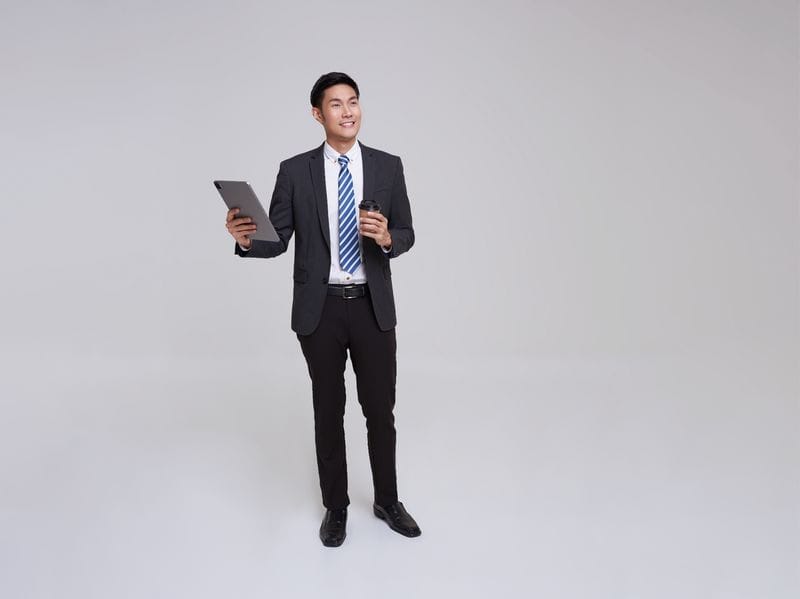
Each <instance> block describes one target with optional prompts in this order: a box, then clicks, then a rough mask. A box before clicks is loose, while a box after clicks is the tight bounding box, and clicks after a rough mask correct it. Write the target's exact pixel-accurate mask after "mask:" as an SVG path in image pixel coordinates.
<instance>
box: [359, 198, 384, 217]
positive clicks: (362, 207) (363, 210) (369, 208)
mask: <svg viewBox="0 0 800 599" xmlns="http://www.w3.org/2000/svg"><path fill="white" fill-rule="evenodd" d="M358 211H359V212H358V217H359V218H365V217H366V216H367V212H380V211H381V205H380V204H378V202H376V201H375V200H362V201H361V203H360V204H359V205H358Z"/></svg>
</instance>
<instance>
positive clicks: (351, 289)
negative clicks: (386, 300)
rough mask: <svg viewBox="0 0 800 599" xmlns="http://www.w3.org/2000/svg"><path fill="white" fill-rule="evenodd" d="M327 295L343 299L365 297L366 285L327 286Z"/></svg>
mask: <svg viewBox="0 0 800 599" xmlns="http://www.w3.org/2000/svg"><path fill="white" fill-rule="evenodd" d="M328 295H335V296H336V297H341V298H344V299H355V298H357V297H364V296H365V295H367V286H366V285H328Z"/></svg>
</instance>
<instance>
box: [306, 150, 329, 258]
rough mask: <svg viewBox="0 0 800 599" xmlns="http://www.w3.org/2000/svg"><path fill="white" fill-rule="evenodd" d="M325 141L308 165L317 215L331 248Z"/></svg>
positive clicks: (323, 234)
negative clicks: (326, 188)
mask: <svg viewBox="0 0 800 599" xmlns="http://www.w3.org/2000/svg"><path fill="white" fill-rule="evenodd" d="M324 147H325V144H324V143H323V144H322V145H321V146H320V147H319V148H318V149H317V151H316V152H314V153H313V154H311V158H309V160H308V167H309V169H311V184H312V186H313V187H314V199H316V201H317V215H318V216H319V226H320V228H321V229H322V236H323V237H324V238H325V243H326V244H327V245H328V250H329V251H330V249H331V234H330V230H329V225H328V193H327V192H326V191H325V155H324V153H323V152H324Z"/></svg>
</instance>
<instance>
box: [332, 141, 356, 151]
mask: <svg viewBox="0 0 800 599" xmlns="http://www.w3.org/2000/svg"><path fill="white" fill-rule="evenodd" d="M325 141H327V142H328V145H329V146H330V147H332V148H333V149H334V150H336V151H337V152H339V154H347V152H349V151H350V148H352V147H353V146H354V145H356V140H355V139H353V140H350V141H337V140H335V139H326V140H325Z"/></svg>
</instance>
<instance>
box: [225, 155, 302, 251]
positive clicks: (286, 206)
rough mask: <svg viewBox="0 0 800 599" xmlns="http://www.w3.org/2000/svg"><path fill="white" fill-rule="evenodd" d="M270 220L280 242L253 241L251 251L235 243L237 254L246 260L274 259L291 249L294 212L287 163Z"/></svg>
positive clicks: (280, 175)
mask: <svg viewBox="0 0 800 599" xmlns="http://www.w3.org/2000/svg"><path fill="white" fill-rule="evenodd" d="M269 220H270V221H271V222H272V226H273V227H275V232H276V233H278V238H279V241H262V240H260V239H253V240H252V241H251V245H250V250H249V251H244V250H242V249H241V248H240V247H239V244H238V243H236V242H234V245H235V249H234V251H235V253H236V255H237V256H242V257H244V258H273V257H275V256H279V255H281V254H282V253H284V252H285V251H286V248H287V247H289V240H290V239H291V238H292V234H293V233H294V216H293V210H292V182H291V179H290V177H289V173H288V172H287V167H286V163H285V162H281V165H280V168H279V169H278V177H277V179H276V180H275V190H274V191H273V192H272V201H271V202H270V205H269Z"/></svg>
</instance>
